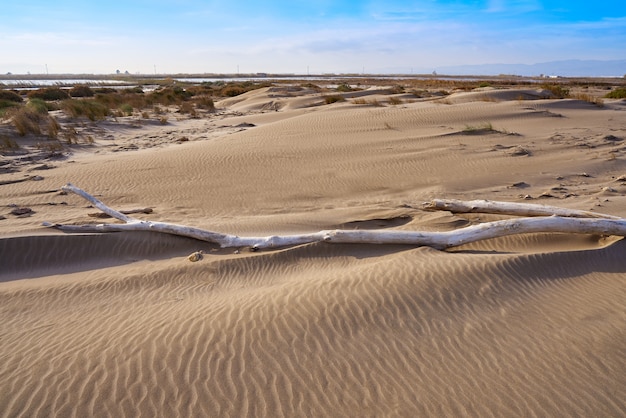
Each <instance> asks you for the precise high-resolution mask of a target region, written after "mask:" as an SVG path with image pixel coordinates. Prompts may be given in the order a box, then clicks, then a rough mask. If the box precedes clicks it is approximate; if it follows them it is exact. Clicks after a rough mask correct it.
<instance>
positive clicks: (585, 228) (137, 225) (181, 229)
mask: <svg viewBox="0 0 626 418" xmlns="http://www.w3.org/2000/svg"><path fill="white" fill-rule="evenodd" d="M62 189H63V190H65V191H68V192H72V193H75V194H77V195H79V196H81V197H83V198H84V199H86V200H88V201H89V202H91V203H92V204H93V205H94V206H95V207H97V208H98V209H100V210H101V211H103V212H105V213H107V214H109V215H111V216H112V217H114V218H116V219H118V220H120V221H122V222H124V223H123V224H110V223H103V224H97V225H58V224H49V223H45V224H44V225H45V226H49V227H53V228H56V229H59V230H62V231H67V232H84V233H87V232H89V233H91V232H118V231H154V232H162V233H167V234H173V235H180V236H184V237H190V238H195V239H198V240H202V241H207V242H212V243H215V244H218V245H219V246H221V247H250V248H252V249H253V250H257V249H267V248H278V247H289V246H294V245H300V244H307V243H312V242H329V243H342V244H344V243H345V244H348V243H349V244H404V245H414V246H429V247H433V248H436V249H445V248H450V247H455V246H459V245H462V244H467V243H471V242H475V241H480V240H484V239H490V238H496V237H503V236H507V235H514V234H525V233H537V232H559V233H578V234H597V235H616V236H626V219H621V218H618V219H598V218H575V217H564V216H544V217H534V218H530V217H526V218H518V219H509V220H502V221H494V222H486V223H483V224H479V225H472V226H469V227H466V228H462V229H458V230H455V231H445V232H420V231H404V230H339V229H338V230H327V231H319V232H314V233H309V234H296V235H273V236H267V237H239V236H237V235H230V234H222V233H218V232H212V231H207V230H204V229H199V228H193V227H189V226H184V225H176V224H170V223H165V222H151V221H142V220H138V219H134V218H131V217H129V216H127V215H125V214H123V213H121V212H119V211H116V210H114V209H111V208H109V207H108V206H106V205H105V204H104V203H102V202H101V201H100V200H98V199H96V198H95V197H93V196H92V195H90V194H88V193H87V192H85V191H84V190H82V189H80V188H78V187H76V186H74V185H72V184H67V185H65V186H63V188H62ZM492 203H501V204H502V205H506V204H505V203H504V202H492ZM533 206H537V205H533ZM446 210H447V209H446ZM500 213H501V212H500ZM594 215H595V214H594Z"/></svg>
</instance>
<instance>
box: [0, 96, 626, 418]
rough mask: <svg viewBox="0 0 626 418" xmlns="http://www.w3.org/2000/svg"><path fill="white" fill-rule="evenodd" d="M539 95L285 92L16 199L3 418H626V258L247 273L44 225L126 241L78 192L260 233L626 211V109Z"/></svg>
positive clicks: (545, 237) (191, 244)
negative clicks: (460, 202) (552, 211)
mask: <svg viewBox="0 0 626 418" xmlns="http://www.w3.org/2000/svg"><path fill="white" fill-rule="evenodd" d="M533 91H534V90H532V91H529V90H515V89H507V90H502V91H500V90H484V91H483V90H481V91H475V92H469V93H459V94H455V95H452V96H450V97H449V98H448V101H446V102H443V101H441V100H439V99H437V100H428V101H423V100H419V99H416V100H411V101H408V100H404V101H403V103H401V104H398V105H395V106H391V105H385V106H374V105H371V104H368V102H367V101H365V102H362V101H357V102H355V101H354V98H353V97H348V99H347V100H346V101H344V102H337V103H333V104H331V105H326V104H325V102H324V100H323V97H322V96H323V95H322V94H321V93H319V92H316V91H314V90H310V89H288V88H287V89H286V88H266V89H261V90H258V91H253V92H249V93H246V94H244V95H241V96H238V97H236V98H233V99H228V100H225V101H223V102H220V103H218V107H220V108H222V109H224V112H223V113H221V114H219V115H216V116H215V117H214V118H213V119H208V120H188V121H186V120H180V121H176V122H172V123H171V124H170V125H169V126H168V127H167V128H163V127H159V126H144V127H142V128H141V129H138V130H137V133H136V134H132V132H131V133H129V132H126V131H122V132H117V131H115V128H114V126H111V127H108V128H107V129H110V132H109V134H112V135H114V136H115V142H116V145H117V146H121V147H124V146H127V145H129V144H135V145H136V148H134V149H136V150H134V151H126V152H120V151H117V152H113V148H112V147H109V146H107V145H108V143H107V142H105V141H102V142H101V143H100V144H99V145H98V146H97V147H96V148H95V150H94V149H92V150H88V151H85V152H76V153H75V154H73V155H72V156H71V157H70V158H69V159H67V160H58V161H51V162H48V164H49V165H50V166H51V168H49V169H47V170H42V171H41V172H40V174H41V177H43V178H42V179H40V180H29V181H23V182H18V183H12V184H6V185H2V186H0V196H1V200H2V202H3V207H5V210H4V212H3V213H0V214H1V215H3V216H5V217H6V219H4V220H0V234H1V235H0V264H1V266H2V267H1V268H0V282H1V283H0V313H1V315H2V318H3V320H2V325H1V326H0V355H1V356H2V362H0V376H1V379H0V411H1V412H0V415H1V416H7V417H11V416H271V417H276V416H494V417H495V416H498V417H499V416H623V415H624V414H626V377H625V376H626V373H624V371H625V370H626V356H625V355H624V343H623V342H624V341H626V327H625V325H626V308H625V305H624V300H626V260H625V259H624V257H623V254H624V251H625V250H626V248H625V245H626V244H624V242H623V240H621V239H619V238H615V237H597V236H587V235H580V236H571V235H564V234H530V235H524V236H511V237H506V238H500V239H494V240H489V241H484V242H478V243H473V244H470V245H466V246H462V247H459V248H456V249H454V250H450V251H436V250H433V249H430V248H410V247H406V246H374V245H328V244H312V245H304V246H299V247H296V248H287V249H282V250H279V251H267V252H250V251H249V250H248V249H245V248H244V249H240V251H234V250H233V249H218V248H216V247H215V246H213V245H211V244H208V243H201V242H197V241H194V240H190V239H184V238H180V237H174V236H163V235H158V234H154V233H115V234H108V235H98V234H91V235H65V234H60V233H58V232H54V231H49V230H45V229H43V228H42V227H41V226H40V224H41V222H42V221H50V222H59V223H86V222H108V221H107V220H104V221H103V220H99V219H95V218H91V217H89V216H88V214H89V213H93V212H97V210H95V209H93V208H88V207H86V206H87V205H86V204H85V202H84V201H83V200H81V199H80V198H78V197H76V196H72V195H64V194H60V193H59V192H58V188H59V186H61V185H63V184H65V183H67V182H70V181H71V182H73V183H75V184H77V185H78V186H80V187H82V188H84V189H85V190H88V191H89V192H91V193H94V194H95V195H96V196H98V197H99V198H101V199H102V200H104V201H105V202H106V203H107V204H110V205H111V206H113V207H115V208H118V209H132V208H143V207H151V208H153V213H151V214H141V215H137V216H138V217H141V218H145V219H149V220H161V221H168V222H176V223H183V224H188V225H193V226H198V227H202V228H206V229H213V230H216V231H222V232H228V233H236V234H246V235H252V234H264V235H268V234H273V233H296V232H305V231H317V230H322V229H331V228H346V229H359V228H361V229H372V228H395V229H406V230H450V229H453V228H457V227H462V226H466V225H469V224H472V223H476V222H480V221H485V220H493V219H499V218H498V217H496V216H494V215H482V214H481V215H478V214H469V215H452V214H450V213H446V212H442V213H433V212H425V211H422V210H421V209H420V208H419V204H420V203H421V202H422V201H424V200H428V199H430V198H434V197H446V198H461V199H473V198H488V199H497V200H505V201H529V202H535V203H541V202H546V203H549V204H552V205H558V206H562V207H570V208H577V209H585V210H596V211H601V212H604V213H610V214H614V215H619V216H626V200H625V199H624V197H623V195H624V192H626V180H624V178H623V177H621V176H622V175H623V174H626V167H625V166H624V161H626V160H625V158H626V155H625V154H624V153H625V148H624V145H623V144H624V142H623V141H624V140H626V124H625V122H624V118H623V111H624V105H623V103H622V102H619V101H613V102H611V101H607V102H605V105H604V106H603V107H601V108H600V107H597V106H594V105H591V104H589V103H587V102H584V101H580V100H569V99H567V100H557V99H549V98H543V97H544V96H543V93H541V92H536V93H533ZM388 95H389V91H388V90H386V89H385V88H378V87H376V88H372V89H370V90H365V91H364V92H361V93H359V95H358V97H366V98H367V97H371V98H377V97H378V98H379V99H378V100H379V102H381V103H385V101H384V100H385V98H386V97H388ZM485 95H487V96H485ZM355 97H357V96H355ZM240 124H245V125H240ZM238 125H239V127H238ZM182 135H185V136H187V137H188V138H189V140H188V141H184V142H180V143H178V142H177V141H176V138H179V137H180V136H182ZM150 136H155V138H153V140H154V141H155V142H156V143H158V145H157V146H151V145H150V144H148V145H146V144H145V143H146V142H149V141H150ZM94 151H98V152H94ZM25 167H26V166H25ZM26 170H28V168H27V167H26V168H21V171H17V172H13V173H6V174H1V176H2V180H12V179H20V178H24V177H25V176H27V175H31V173H32V172H28V171H26ZM6 205H15V206H18V207H29V208H32V209H33V210H34V213H33V214H31V215H30V216H27V217H16V216H14V215H11V214H10V213H9V212H10V210H11V208H10V207H7V206H6ZM200 249H201V250H203V251H204V253H205V257H204V258H203V260H201V261H199V262H196V263H191V262H189V261H188V260H187V255H189V254H190V253H191V252H193V251H196V250H200Z"/></svg>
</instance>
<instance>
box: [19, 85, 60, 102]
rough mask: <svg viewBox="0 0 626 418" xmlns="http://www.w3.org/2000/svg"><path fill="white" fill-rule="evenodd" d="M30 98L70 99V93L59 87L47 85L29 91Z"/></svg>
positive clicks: (47, 99)
mask: <svg viewBox="0 0 626 418" xmlns="http://www.w3.org/2000/svg"><path fill="white" fill-rule="evenodd" d="M28 98H29V99H41V100H45V101H48V102H51V101H55V100H65V99H69V98H70V95H69V94H68V92H66V91H65V90H61V89H60V88H59V87H46V88H43V89H37V90H33V91H31V92H30V93H28Z"/></svg>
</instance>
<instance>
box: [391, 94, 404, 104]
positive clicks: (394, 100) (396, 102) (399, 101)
mask: <svg viewBox="0 0 626 418" xmlns="http://www.w3.org/2000/svg"><path fill="white" fill-rule="evenodd" d="M389 104H390V105H394V106H396V105H399V104H402V99H399V98H397V97H393V96H392V97H390V98H389Z"/></svg>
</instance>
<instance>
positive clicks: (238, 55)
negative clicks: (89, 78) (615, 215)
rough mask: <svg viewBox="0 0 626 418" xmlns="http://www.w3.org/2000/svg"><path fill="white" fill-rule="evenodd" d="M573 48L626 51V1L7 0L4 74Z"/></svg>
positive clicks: (329, 69) (367, 67)
mask: <svg viewBox="0 0 626 418" xmlns="http://www.w3.org/2000/svg"><path fill="white" fill-rule="evenodd" d="M568 59H580V60H618V59H626V1H624V0H615V1H613V0H609V1H602V0H598V1H588V0H587V1H552V0H468V1H461V0H423V1H398V0H370V1H354V0H352V1H351V0H335V1H333V0H319V1H316V0H276V1H272V0H265V1H261V0H257V1H243V0H228V1H217V0H204V1H203V0H169V1H166V0H125V1H118V0H108V1H99V0H98V1H90V0H55V1H50V0H26V1H8V0H4V1H3V2H2V4H0V74H6V73H8V72H11V73H13V74H27V73H32V74H45V73H46V72H48V73H50V74H61V73H73V74H81V73H85V74H109V73H113V72H115V71H116V70H120V71H122V72H125V71H128V72H130V73H131V74H135V73H142V74H154V73H159V74H176V73H237V72H239V73H242V74H243V73H258V72H267V73H284V74H288V73H296V74H307V73H310V74H323V73H370V74H382V73H423V72H428V73H430V72H432V71H433V70H436V69H437V68H440V67H445V66H453V65H468V64H492V63H509V64H517V63H524V64H534V63H540V62H546V61H556V60H568Z"/></svg>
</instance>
